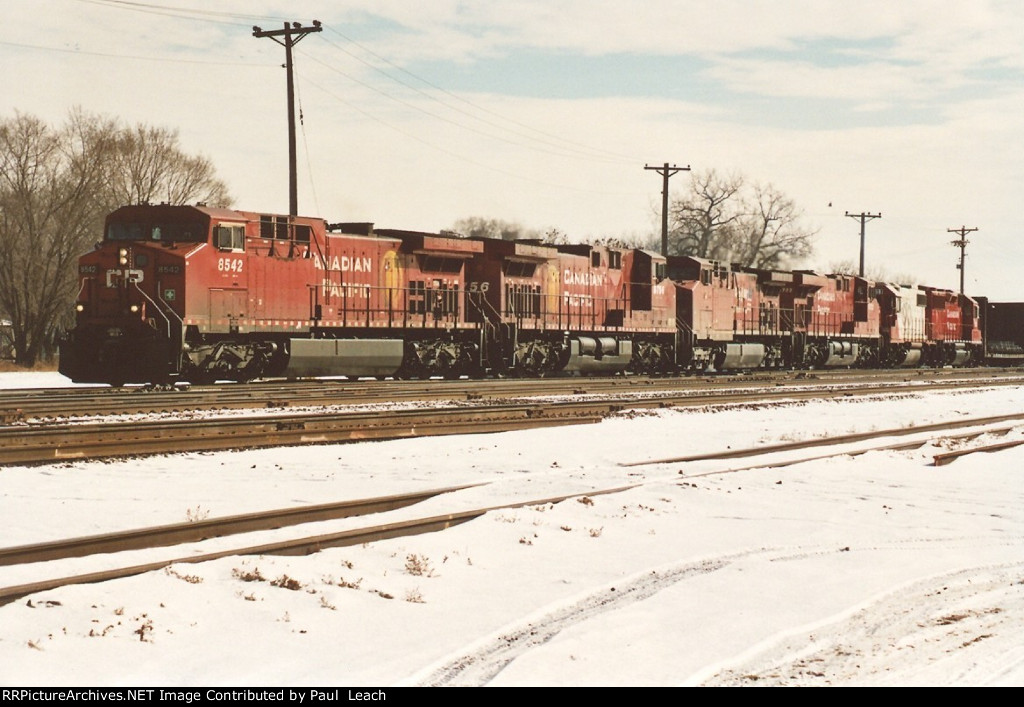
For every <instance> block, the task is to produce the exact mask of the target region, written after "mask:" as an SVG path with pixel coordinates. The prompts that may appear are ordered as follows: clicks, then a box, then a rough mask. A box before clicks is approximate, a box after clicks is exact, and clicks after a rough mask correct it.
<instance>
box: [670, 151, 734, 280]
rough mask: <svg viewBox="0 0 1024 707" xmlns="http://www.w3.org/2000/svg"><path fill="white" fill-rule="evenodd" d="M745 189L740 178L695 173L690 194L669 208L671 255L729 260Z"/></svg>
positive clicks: (712, 171) (712, 172)
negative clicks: (741, 193) (742, 194)
mask: <svg viewBox="0 0 1024 707" xmlns="http://www.w3.org/2000/svg"><path fill="white" fill-rule="evenodd" d="M742 187H743V179H742V177H740V176H739V175H735V174H734V175H729V176H721V175H719V174H718V172H716V171H715V170H713V169H711V170H707V171H703V172H694V173H693V175H692V179H691V181H690V191H689V193H688V194H686V195H685V196H683V197H682V198H679V199H676V200H675V201H674V202H673V203H672V205H671V207H670V208H669V216H670V219H671V221H672V228H671V229H670V232H669V252H670V253H673V254H676V255H695V256H697V257H698V258H712V259H716V260H728V255H729V252H730V250H731V248H732V244H733V243H734V242H735V241H736V240H737V235H736V234H737V232H738V229H739V226H740V223H739V221H740V218H741V217H742V215H743V214H742V211H741V210H740V209H739V208H738V205H739V202H740V198H739V193H740V189H741V188H742Z"/></svg>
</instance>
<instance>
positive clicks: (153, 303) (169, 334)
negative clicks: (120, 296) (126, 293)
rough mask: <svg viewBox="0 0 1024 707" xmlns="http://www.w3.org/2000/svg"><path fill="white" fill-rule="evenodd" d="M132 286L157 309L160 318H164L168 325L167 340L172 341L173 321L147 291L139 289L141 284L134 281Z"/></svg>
mask: <svg viewBox="0 0 1024 707" xmlns="http://www.w3.org/2000/svg"><path fill="white" fill-rule="evenodd" d="M132 284H133V285H135V289H136V290H138V292H139V294H140V295H142V296H143V297H145V298H146V301H147V302H149V303H150V304H151V305H153V309H155V310H156V311H157V312H158V313H159V314H160V316H161V317H163V318H164V321H165V322H166V323H167V338H168V339H170V338H171V320H170V318H169V317H168V316H167V315H166V314H164V313H163V311H162V310H161V309H160V305H158V304H157V303H156V302H154V301H153V298H152V297H150V296H149V295H147V294H146V293H145V291H144V290H143V289H142V288H141V287H139V283H138V282H135V281H132Z"/></svg>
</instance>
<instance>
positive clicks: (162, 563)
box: [0, 484, 639, 605]
mask: <svg viewBox="0 0 1024 707" xmlns="http://www.w3.org/2000/svg"><path fill="white" fill-rule="evenodd" d="M638 485H639V484H630V485H628V486H618V487H615V488H610V489H599V490H595V491H586V492H582V493H572V494H565V495H560V496H551V497H548V498H543V499H534V500H529V501H515V502H512V503H504V504H499V505H495V506H487V507H485V508H475V509H471V510H465V511H459V512H456V513H446V514H442V515H435V516H430V517H427V518H416V519H411V520H405V521H398V522H394V523H382V524H379V525H373V526H368V527H365V528H356V529H353V530H346V531H341V532H337V533H325V534H321V535H313V536H308V537H303V538H295V539H291V540H283V541H279V542H271V543H263V544H260V545H251V546H245V547H240V548H234V549H231V550H221V551H218V552H210V553H205V554H202V555H190V556H185V557H178V558H173V559H169V560H157V561H154V562H146V563H142V564H137V565H132V566H130V567H120V568H116V569H109V570H103V571H100V572H89V573H86V574H79V575H74V576H71V577H58V578H54V579H48V580H42V581H38V582H30V583H26V584H19V585H15V586H11V587H4V588H0V605H4V604H8V603H10V602H12V601H16V600H18V599H21V598H22V597H25V596H29V595H31V594H36V593H38V592H42V591H47V590H50V589H56V588H58V587H63V586H67V585H71V584H92V583H96V582H105V581H108V580H111V579H119V578H122V577H130V576H133V575H138V574H144V573H146V572H152V571H154V570H160V569H163V568H165V567H170V566H171V565H177V564H196V563H199V562H209V561H211V560H219V559H221V558H224V557H234V556H239V555H292V556H294V555H309V554H312V553H315V552H319V551H321V550H323V549H325V548H332V547H348V546H351V545H360V544H362V543H369V542H378V541H380V540H388V539H391V538H399V537H409V536H412V535H421V534H423V533H432V532H437V531H441V530H446V529H447V528H451V527H453V526H456V525H461V524H462V523H466V522H468V521H471V520H474V519H475V518H479V517H480V516H482V515H484V514H486V513H489V512H491V511H497V510H505V509H509V508H522V507H524V506H540V505H546V504H549V503H560V502H562V501H565V500H568V499H570V498H581V497H583V496H600V495H605V494H612V493H620V492H622V491H628V490H629V489H632V488H636V487H637V486H638Z"/></svg>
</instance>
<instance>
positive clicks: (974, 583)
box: [687, 563, 1024, 686]
mask: <svg viewBox="0 0 1024 707" xmlns="http://www.w3.org/2000/svg"><path fill="white" fill-rule="evenodd" d="M1022 634H1024V563H1013V564H1006V565H996V566H987V567H974V568H966V569H961V570H957V571H955V572H950V573H946V574H941V575H936V576H932V577H928V578H926V579H922V580H918V581H915V582H912V583H910V584H908V585H904V586H901V587H896V588H894V589H892V590H890V591H888V592H886V593H885V594H883V595H880V596H877V597H875V598H873V599H871V600H869V601H868V602H867V603H866V604H862V605H859V606H858V607H856V608H855V609H853V610H852V611H849V612H844V613H843V614H842V615H840V616H838V617H832V618H830V619H828V620H826V621H824V622H818V623H816V624H814V625H811V626H803V627H800V628H798V629H796V630H794V631H788V632H787V633H786V635H784V636H776V637H774V638H772V639H769V640H768V641H766V642H762V643H761V644H759V645H758V646H756V647H754V649H753V650H752V651H750V652H748V653H747V654H745V655H743V656H741V657H740V658H738V659H737V660H736V661H735V662H734V664H733V665H731V666H729V667H726V668H722V667H712V668H710V669H708V670H705V671H702V673H703V677H702V676H701V675H698V676H694V677H693V678H691V679H690V680H688V681H687V684H699V685H705V686H750V685H759V686H780V685H790V686H794V685H805V686H812V685H958V684H970V685H998V684H1004V683H1005V684H1010V683H1011V682H1013V681H1014V680H1015V679H1017V680H1019V678H1020V675H1021V674H1022V673H1024V646H1022V645H1021V643H1020V636H1021V635H1022ZM982 642H986V643H987V646H986V648H985V649H984V650H981V651H975V652H972V650H971V649H972V647H973V646H975V645H977V644H979V643H982ZM993 644H995V645H997V646H999V649H997V650H995V651H993V649H992V646H993Z"/></svg>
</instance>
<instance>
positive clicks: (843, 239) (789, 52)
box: [0, 0, 1024, 300]
mask: <svg viewBox="0 0 1024 707" xmlns="http://www.w3.org/2000/svg"><path fill="white" fill-rule="evenodd" d="M314 19H317V20H320V21H321V22H322V23H323V27H324V31H323V32H321V33H319V34H314V35H310V36H308V37H306V38H305V39H304V40H303V41H302V42H301V43H299V44H298V45H297V46H296V48H295V49H296V57H295V59H296V70H297V76H298V93H299V99H300V103H301V107H302V114H303V121H302V122H303V125H302V126H301V130H300V133H299V174H300V182H299V210H300V212H302V213H304V214H311V215H318V216H323V217H325V218H327V219H329V220H332V221H342V220H344V221H373V222H375V223H376V224H377V225H378V226H380V227H392V228H409V229H417V230H437V229H441V228H448V227H450V226H451V225H452V224H453V222H454V221H456V220H457V219H460V218H464V217H468V216H484V217H491V218H502V219H507V220H513V221H519V222H521V223H522V224H523V225H525V226H527V227H529V228H538V229H547V228H551V227H555V228H558V229H560V230H562V231H564V232H566V233H567V234H568V235H569V236H570V237H571V238H573V239H574V240H585V239H587V238H590V237H597V236H620V235H628V234H646V233H650V232H654V231H656V230H657V229H658V228H659V225H658V224H659V209H660V189H661V178H660V177H659V176H657V174H656V173H655V172H653V171H645V170H644V165H645V164H651V165H660V164H662V163H664V162H670V163H672V164H676V165H680V166H685V165H690V166H691V167H693V168H694V169H695V170H698V169H700V170H704V169H710V168H714V169H717V170H718V171H720V172H724V173H729V172H739V173H742V174H743V175H745V177H746V178H747V179H748V180H750V181H751V182H761V183H771V184H773V185H774V186H775V187H776V188H777V189H779V190H781V191H782V192H784V193H786V194H788V195H789V196H791V197H792V198H793V199H794V200H795V201H796V202H797V204H798V205H799V206H800V207H802V209H803V210H804V212H805V214H806V220H807V224H808V225H809V226H811V227H814V228H818V229H820V234H819V236H818V238H817V243H816V251H815V254H814V255H813V256H812V257H811V258H810V259H809V261H807V262H806V263H805V266H806V267H814V268H817V269H828V268H829V267H830V266H831V265H834V264H836V263H838V262H839V261H842V260H849V261H856V259H857V257H858V248H859V243H858V241H859V227H860V224H859V222H858V221H857V220H856V219H853V218H846V217H845V216H844V213H845V212H851V213H861V212H869V213H881V214H882V218H880V219H875V220H872V221H870V222H869V223H868V224H867V265H868V269H869V270H871V269H872V268H878V267H884V268H885V269H886V271H887V272H888V273H889V274H890V275H911V276H914V277H915V278H916V279H918V280H920V281H923V282H925V283H926V284H930V285H934V286H939V287H949V288H954V289H955V288H956V287H957V286H958V281H959V274H958V272H957V270H956V262H957V259H958V255H959V252H958V250H957V249H956V248H954V247H953V246H952V245H950V241H951V240H952V239H953V238H954V234H951V233H948V232H947V229H951V228H960V227H962V226H966V227H968V228H978V229H979V230H978V231H977V232H974V233H971V234H969V236H968V237H969V240H970V245H968V247H967V255H968V260H967V269H966V274H967V288H968V291H969V292H970V293H972V294H987V295H990V296H992V297H994V298H996V299H1002V300H1024V292H1022V287H1021V285H1020V283H1019V280H1020V277H1021V275H1022V274H1024V268H1022V266H1021V264H1022V262H1024V245H1021V228H1020V223H1021V218H1020V216H1019V206H1018V202H1019V200H1020V197H1021V194H1022V193H1024V167H1022V163H1024V148H1022V146H1021V145H1022V142H1021V139H1022V136H1024V51H1022V43H1021V38H1022V37H1024V4H1022V3H1019V2H1015V1H1007V2H997V1H994V0H993V1H986V0H969V1H967V0H949V1H947V2H943V3H936V2H923V1H921V2H914V1H907V2H901V3H891V2H870V1H865V2H855V3H851V2H840V1H831V0H820V1H817V2H813V1H807V2H797V1H795V0H776V1H774V2H750V1H747V2H739V1H730V0H723V1H720V2H717V3H712V4H708V3H706V2H696V1H695V0H674V1H673V0H644V2H638V1H637V2H630V1H628V0H627V1H625V2H623V1H622V0H618V1H617V2H614V3H613V2H608V3H604V2H595V1H593V0H590V1H588V2H583V1H582V0H536V1H534V0H519V1H513V0H509V1H506V2H485V1H482V0H481V1H472V0H469V1H464V2H456V1H453V0H435V1H434V2H431V3H413V2H410V1H409V0H373V1H372V2H371V1H369V0H330V1H329V2H327V1H323V2H321V1H311V2H302V1H293V2H284V1H271V0H245V1H244V2H243V1H242V0H223V1H221V2H216V3H209V2H200V0H165V2H163V3H160V4H158V3H146V2H126V1H120V0H4V2H3V3H2V5H0V62H2V63H0V66H2V67H3V73H4V79H3V85H4V90H3V91H2V93H0V117H3V118H10V117H12V116H13V115H14V113H15V111H20V112H23V113H29V114H33V115H37V116H40V117H42V118H44V119H46V120H48V121H50V122H52V123H59V122H61V121H62V120H63V118H64V117H65V116H66V114H67V112H68V110H69V109H70V108H72V107H73V106H80V107H82V108H83V109H85V110H87V111H90V112H94V113H98V114H103V115H106V116H110V117H116V118H119V119H121V120H123V121H125V122H126V123H137V122H143V123H147V124H156V125H162V126H167V127H171V128H175V129H178V130H179V131H180V136H181V142H182V146H183V147H184V149H186V150H187V151H189V152H193V153H201V154H204V155H206V156H208V157H209V158H211V159H212V160H213V162H214V163H215V164H216V165H217V169H218V174H219V175H220V176H221V177H222V178H223V179H224V180H225V181H226V182H227V183H228V185H229V186H230V188H231V192H232V194H233V196H234V197H235V204H236V206H238V207H239V208H244V209H250V210H255V211H272V212H286V211H287V208H288V181H287V131H286V112H285V75H284V71H283V70H282V69H281V68H280V67H281V64H282V63H283V61H284V49H283V48H282V47H281V46H279V45H278V44H276V43H274V42H273V41H272V40H270V39H266V38H263V39H258V38H255V37H253V32H252V27H253V25H259V26H261V27H263V28H264V29H276V28H279V27H281V26H282V23H283V22H284V21H286V20H287V21H296V22H301V23H303V24H305V25H308V24H310V23H311V22H312V20H314ZM688 180H689V175H687V174H686V173H680V174H678V175H676V176H674V177H673V178H672V182H671V187H672V191H674V192H675V191H681V190H683V189H684V188H685V187H686V185H687V184H688ZM829 204H831V206H830V205H829Z"/></svg>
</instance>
